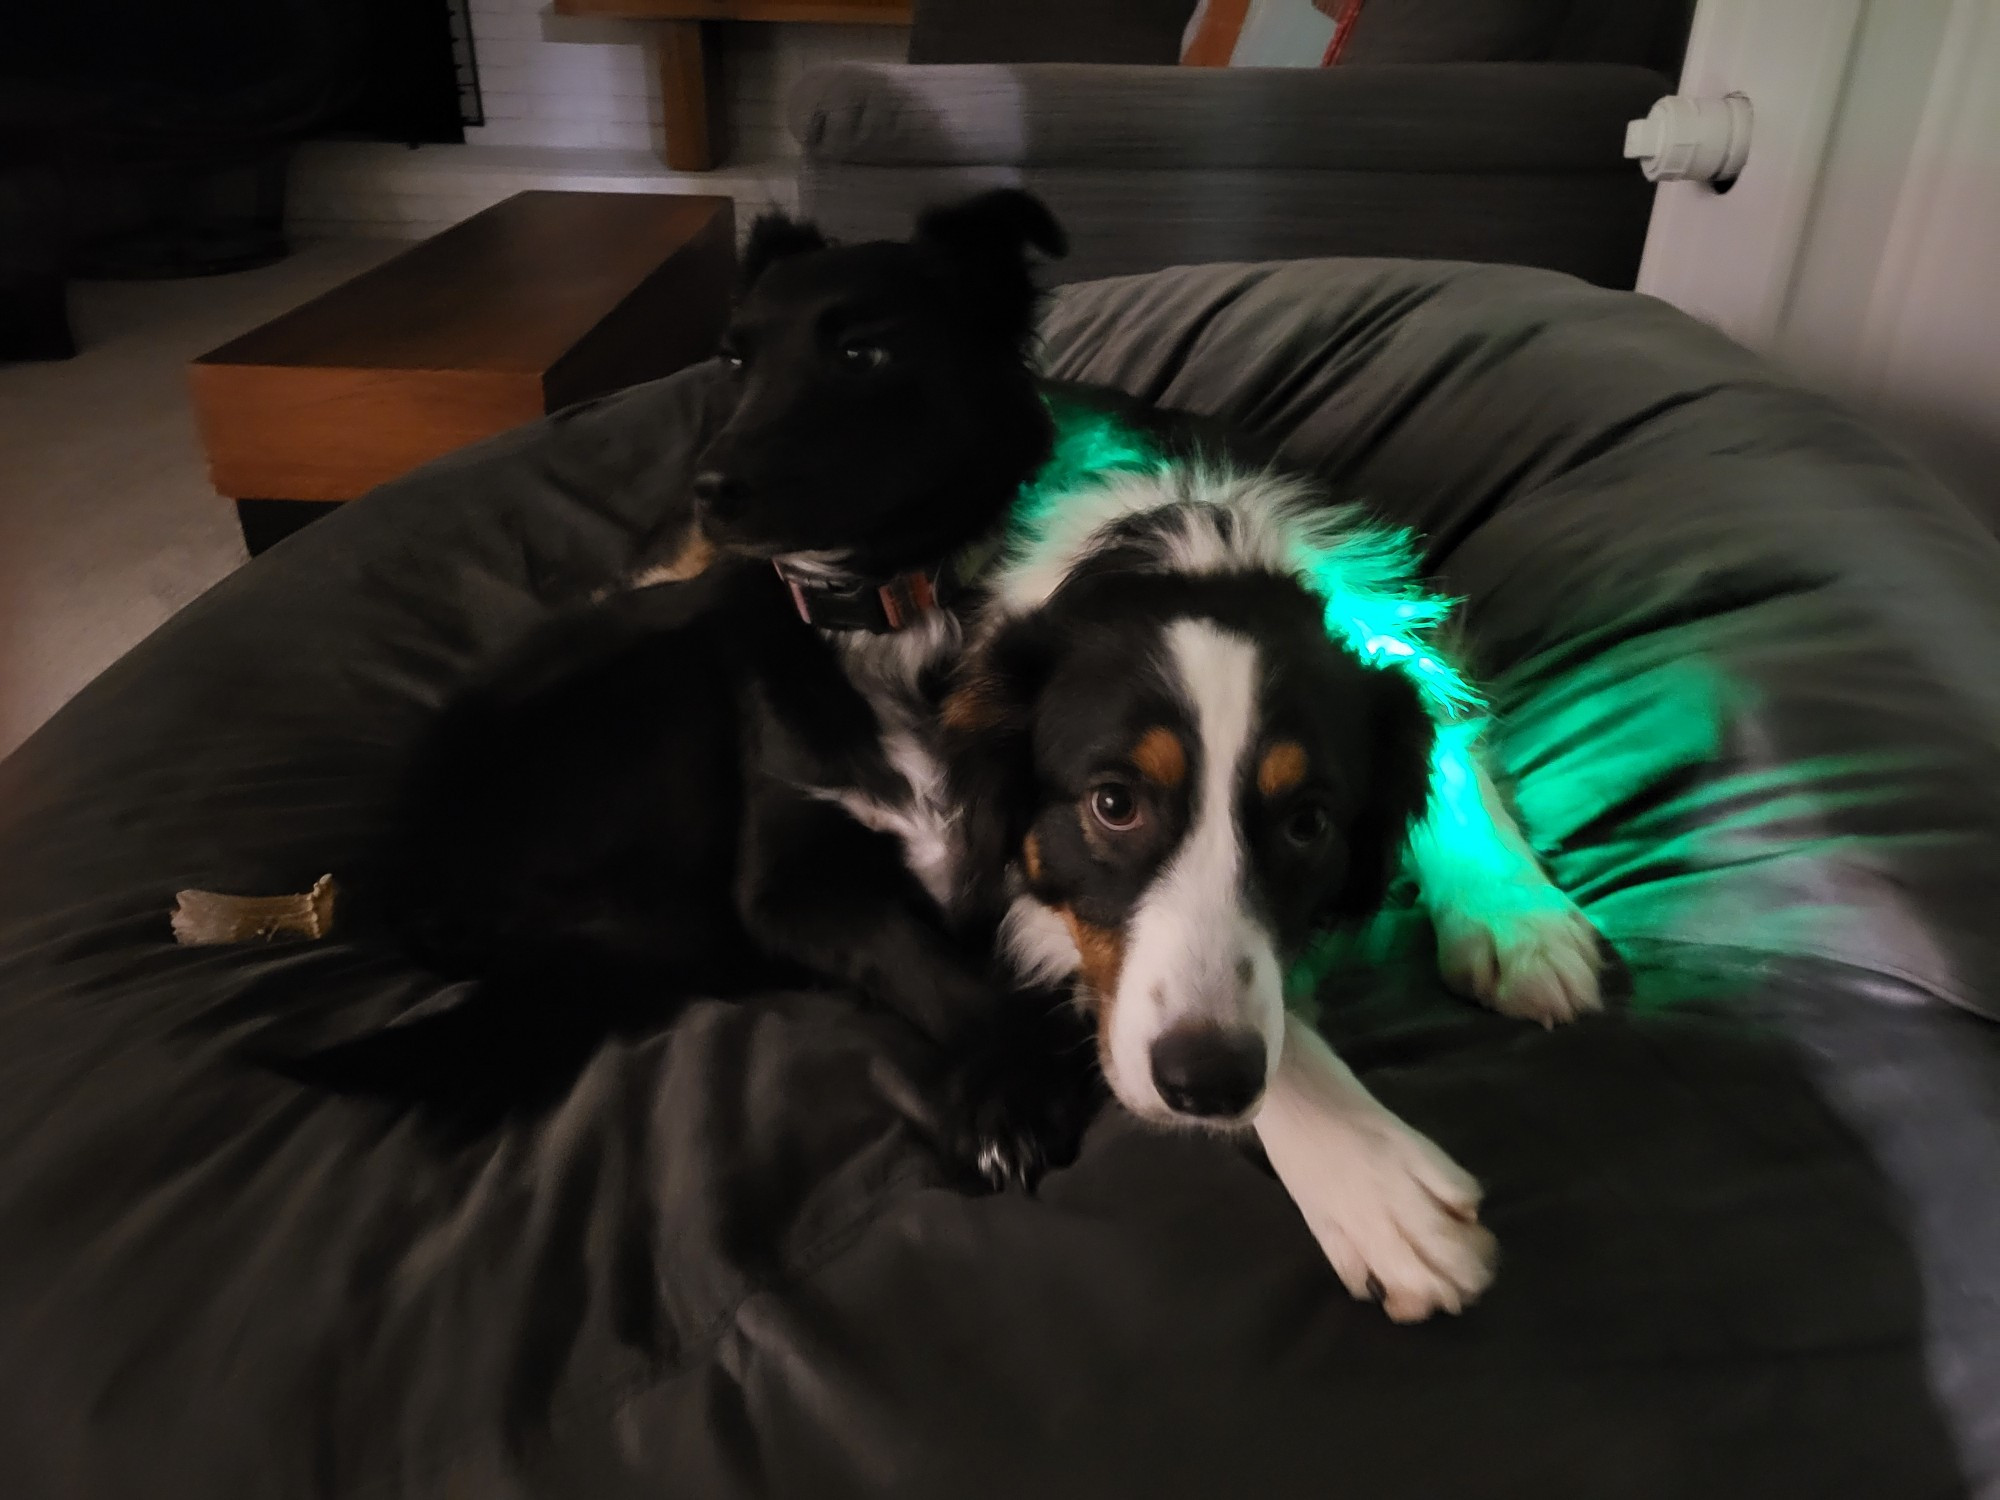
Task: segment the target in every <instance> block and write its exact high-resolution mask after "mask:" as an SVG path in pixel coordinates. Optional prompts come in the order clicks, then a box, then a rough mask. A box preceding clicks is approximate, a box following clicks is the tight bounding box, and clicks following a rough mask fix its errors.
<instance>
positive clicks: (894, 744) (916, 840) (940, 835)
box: [787, 559, 965, 908]
mask: <svg viewBox="0 0 2000 1500" xmlns="http://www.w3.org/2000/svg"><path fill="white" fill-rule="evenodd" d="M791 562H792V559H787V565H788V566H789V565H790V564H791ZM825 634H826V636H827V639H828V640H829V641H831V642H832V644H833V646H834V650H835V653H836V654H837V655H838V656H839V658H840V664H841V667H842V669H843V670H844V671H845V672H846V673H847V678H848V680H849V681H850V682H852V683H853V684H854V688H855V691H856V692H858V693H860V694H861V696H862V697H863V698H865V699H867V701H868V705H869V707H871V708H872V709H874V710H875V719H876V722H877V723H878V724H879V725H880V726H881V731H882V753H883V755H884V756H885V757H886V758H887V760H888V762H889V764H890V766H891V767H892V768H893V769H894V770H896V771H897V772H898V773H899V774H900V775H901V776H902V778H903V781H904V784H905V786H906V787H907V788H908V792H907V795H906V796H903V797H900V798H896V799H893V800H886V801H885V800H882V799H879V798H875V797H871V796H869V795H867V794H866V793H864V792H860V791H857V790H855V789H854V788H852V787H840V788H823V789H812V790H813V791H814V795H816V796H819V797H823V798H825V799H826V800H827V801H830V802H836V803H838V804H839V805H840V806H841V807H843V808H845V809H846V811H847V813H848V815H849V816H850V817H852V818H853V819H854V821H855V822H857V823H859V824H861V825H862V826H863V827H864V828H872V829H874V830H875V831H876V832H878V833H886V834H890V835H892V836H894V837H895V838H897V839H900V840H901V841H902V845H903V859H904V863H906V864H907V865H908V866H909V867H910V871H911V873H912V874H914V875H915V876H916V877H917V879H918V880H920V881H921V882H922V883H923V886H924V889H925V890H927V891H929V892H930V894H931V897H932V899H933V900H935V901H936V902H937V903H938V904H939V905H940V906H943V907H946V908H949V907H950V906H951V905H952V903H953V901H954V900H955V899H956V897H957V895H958V892H959V890H960V878H961V874H962V866H963V863H964V852H965V850H964V840H963V837H962V833H961V829H960V825H959V814H958V809H957V807H956V806H955V805H954V803H953V802H952V799H951V796H950V791H949V787H948V786H947V784H946V779H945V769H944V761H943V758H942V756H941V755H940V753H939V749H938V743H937V727H936V722H935V721H936V710H935V709H934V708H933V707H932V705H931V704H930V703H929V702H928V700H926V698H925V697H924V694H923V689H922V678H923V675H924V673H925V672H926V671H928V670H930V669H931V668H932V667H933V666H936V665H939V664H942V663H943V662H946V661H948V660H950V659H951V658H952V657H954V656H956V655H957V654H958V650H959V647H960V643H961V641H962V630H961V627H960V625H959V620H958V617H957V616H956V615H955V614H953V613H952V612H951V611H950V610H945V609H936V610H931V611H929V612H928V613H927V614H925V616H924V617H923V618H922V619H921V620H918V621H916V622H915V623H914V624H912V625H910V626H909V627H907V628H906V629H903V630H898V631H892V632H889V633H886V634H883V635H875V634H872V633H870V632H868V631H860V630H840V631H828V632H825Z"/></svg>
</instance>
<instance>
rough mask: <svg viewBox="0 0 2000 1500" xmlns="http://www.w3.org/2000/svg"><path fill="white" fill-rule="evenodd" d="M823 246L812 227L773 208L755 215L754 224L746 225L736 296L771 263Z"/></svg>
mask: <svg viewBox="0 0 2000 1500" xmlns="http://www.w3.org/2000/svg"><path fill="white" fill-rule="evenodd" d="M826 247H827V238H826V236H825V235H823V234H821V233H820V232H819V226H817V225H815V224H807V223H804V222H803V221H801V220H799V219H794V218H792V217H791V216H790V215H789V214H782V213H779V212H777V211H776V210H775V209H774V210H772V211H771V212H770V213H765V214H759V215H758V216H757V222H756V223H754V224H752V225H751V226H750V237H749V238H748V239H747V240H745V241H744V243H743V263H742V266H741V268H740V269H739V271H738V272H737V277H736V290H737V292H738V294H739V295H740V294H742V293H744V292H747V291H749V290H750V288H751V287H752V286H754V285H755V284H756V282H757V278H758V277H759V276H762V275H763V274H764V273H765V272H766V271H768V270H769V269H770V268H771V263H772V262H773V261H778V260H783V259H785V257H787V256H790V255H805V254H807V253H808V252H810V251H813V250H824V249H826Z"/></svg>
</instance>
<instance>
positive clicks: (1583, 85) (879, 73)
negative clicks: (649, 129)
mask: <svg viewBox="0 0 2000 1500" xmlns="http://www.w3.org/2000/svg"><path fill="white" fill-rule="evenodd" d="M1671 92H1672V84H1671V83H1670V81H1669V80H1667V79H1665V78H1663V77H1661V76H1660V75H1659V74H1657V73H1654V72H1651V71H1649V70H1648V69H1645V68H1635V67H1625V66H1620V65H1617V64H1607V63H1440V64H1423V65H1408V66H1393V67H1392V66H1379V67H1365V66H1353V67H1340V68H1327V69H1318V68H1155V67H1141V66H1126V65H1119V64H1089V63H1020V64H981V63H969V64H949V65H947V64H938V65H931V66H913V65H910V64H904V63H841V64H836V65H834V66H831V67H825V68H817V69H814V70H813V71H812V72H810V73H808V74H806V75H805V76H804V77H803V78H801V79H800V80H799V83H798V85H797V86H796V87H795V88H794V89H793V91H792V95H791V99H790V102H789V108H788V111H787V113H788V115H789V123H790V125H791V130H792V134H793V135H794V136H796V137H797V138H798V141H799V144H800V146H801V147H802V148H803V149H804V151H805V154H806V156H807V157H808V158H809V159H811V160H814V161H824V162H843V163H849V164H855V165H868V166H925V167H946V166H1019V167H1092V168H1100V169H1102V168H1112V169H1124V168H1137V169H1145V168H1234V167H1242V168H1273V167H1283V168H1298V169H1308V170H1326V171H1350V172H1452V173H1461V174H1462V173H1482V174H1504V173H1517V172H1529V173H1536V174H1552V173H1562V172H1601V171H1606V170H1622V169H1624V158H1623V151H1624V141H1625V122H1626V121H1627V120H1630V119H1634V118H1636V117H1637V116H1640V115H1643V114H1644V113H1645V112H1646V110H1647V109H1648V108H1649V107H1650V106H1651V105H1652V102H1653V101H1654V100H1655V99H1657V98H1658V97H1659V96H1660V95H1661V94H1663V93H1671ZM1631 170H1634V171H1636V170H1637V169H1636V168H1632V169H1631Z"/></svg>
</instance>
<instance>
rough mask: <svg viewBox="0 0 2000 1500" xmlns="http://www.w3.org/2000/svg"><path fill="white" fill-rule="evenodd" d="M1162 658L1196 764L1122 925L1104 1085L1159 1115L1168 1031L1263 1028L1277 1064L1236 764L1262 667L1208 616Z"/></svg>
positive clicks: (1266, 939)
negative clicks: (1157, 1080)
mask: <svg viewBox="0 0 2000 1500" xmlns="http://www.w3.org/2000/svg"><path fill="white" fill-rule="evenodd" d="M1165 646H1166V650H1165V653H1164V657H1165V659H1164V661H1163V662H1162V666H1163V668H1164V670H1165V672H1166V675H1167V678H1168V680H1169V682H1170V683H1171V684H1172V685H1173V687H1174V688H1175V690H1176V691H1177V692H1178V693H1179V694H1180V695H1181V697H1182V698H1183V699H1184V700H1185V702H1186V703H1187V705H1188V707H1189V708H1190V709H1191V710H1192V712H1193V719H1194V732H1195V741H1196V744H1197V745H1198V747H1199V749H1198V752H1197V756H1198V760H1199V763H1200V767H1201V771H1200V775H1199V777H1198V779H1197V782H1196V784H1195V786H1194V787H1193V788H1192V793H1193V801H1192V806H1191V807H1190V809H1189V820H1188V825H1187V829H1186V832H1185V833H1184V834H1183V836H1182V838H1181V842H1180V846H1179V847H1178V848H1177V849H1175V850H1174V852H1173V853H1172V854H1171V855H1170V856H1169V857H1168V859H1167V861H1166V863H1165V865H1164V866H1163V867H1162V868H1161V870H1160V873H1159V874H1158V875H1157V876H1155V877H1154V879H1153V882H1152V884H1151V886H1150V887H1149V888H1148V889H1147V891H1146V893H1145V895H1144V896H1142V897H1141V898H1140V901H1139V904H1138V906H1137V908H1136V909H1135V910H1134V912H1133V914H1132V918H1131V920H1130V922H1129V923H1128V924H1127V926H1126V929H1125V962H1124V966H1123V968H1122V969H1121V971H1120V973H1119V979H1118V995H1117V999H1116V1002H1115V1004H1114V1005H1113V1007H1112V1015H1111V1035H1110V1039H1109V1040H1110V1046H1109V1052H1110V1057H1109V1062H1110V1070H1109V1071H1110V1074H1111V1078H1110V1082H1111V1086H1112V1088H1113V1090H1114V1091H1115V1092H1116V1093H1117V1094H1118V1097H1119V1099H1120V1100H1121V1101H1122V1102H1124V1103H1125V1105H1126V1106H1127V1107H1128V1108H1132V1109H1135V1110H1138V1111H1139V1112H1141V1113H1145V1114H1158V1113H1161V1112H1163V1111H1164V1110H1165V1108H1166V1106H1165V1105H1164V1104H1163V1103H1162V1102H1161V1100H1160V1098H1159V1094H1158V1092H1157V1090H1155V1088H1154V1087H1153V1074H1152V1058H1151V1053H1152V1047H1153V1043H1154V1042H1155V1041H1157V1040H1158V1039H1159V1038H1160V1037H1161V1036H1162V1035H1164V1034H1165V1033H1166V1032H1168V1031H1171V1030H1174V1029H1176V1028H1177V1027H1181V1026H1186V1025H1211V1026H1218V1027H1221V1028H1223V1029H1225V1030H1229V1031H1242V1030H1249V1031H1256V1032H1259V1033H1261V1034H1262V1035H1263V1037H1264V1041H1265V1055H1266V1057H1267V1058H1268V1059H1269V1061H1270V1063H1271V1064H1272V1065H1275V1063H1276V1060H1277V1057H1278V1052H1279V1048H1280V1044H1281V1041H1282V1037H1283V1011H1284V1006H1283V998H1282V986H1281V982H1280V975H1279V969H1278V957H1277V952H1276V950H1275V947H1274V945H1273V943H1272V940H1271V935H1270V933H1269V932H1268V931H1267V930H1266V928H1265V926H1264V924H1263V922H1262V921H1261V920H1259V918H1258V917H1257V916H1256V914H1255V913H1253V912H1252V911H1251V910H1250V909H1249V907H1248V905H1247V899H1246V898H1247V891H1246V889H1245V884H1246V855H1245V851H1244V847H1243V830H1242V828H1241V826H1240V824H1239V823H1238V820H1237V811H1238V807H1239V802H1240V799H1239V795H1238V794H1239V791H1240V789H1241V787H1242V784H1243V775H1244V770H1245V767H1246V766H1247V765H1248V764H1249V761H1250V757H1251V754H1252V752H1253V750H1254V748H1255V746H1256V743H1257V734H1258V722H1257V720H1258V712H1257V709H1258V699H1259V696H1260V693H1259V685H1260V682H1261V679H1262V676H1263V673H1262V663H1261V662H1260V661H1259V660H1258V654H1257V648H1256V646H1255V645H1253V644H1252V643H1251V642H1250V641H1248V640H1245V639H1244V638H1243V637H1241V636H1238V635H1232V634H1231V633H1229V632H1228V631H1225V630H1223V629H1222V628H1221V627H1219V626H1217V625H1215V624H1213V623H1212V622H1209V621H1206V620H1181V621H1177V622H1176V623H1175V624H1173V625H1171V626H1169V627H1168V628H1167V631H1166V641H1165Z"/></svg>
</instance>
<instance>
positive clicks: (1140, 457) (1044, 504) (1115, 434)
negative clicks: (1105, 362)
mask: <svg viewBox="0 0 2000 1500" xmlns="http://www.w3.org/2000/svg"><path fill="white" fill-rule="evenodd" d="M1048 408H1049V415H1050V417H1051V418H1053V419H1054V421H1055V429H1056V433H1055V447H1054V448H1053V450H1052V451H1051V452H1050V454H1049V460H1048V462H1047V463H1045V464H1043V465H1042V467H1041V471H1040V472H1039V473H1037V474H1036V475H1035V477H1034V478H1033V479H1031V480H1029V481H1028V482H1027V483H1026V484H1024V485H1022V486H1021V495H1020V499H1019V500H1018V501H1017V502H1016V504H1015V507H1014V523H1015V524H1016V525H1017V526H1021V527H1025V528H1026V529H1027V530H1028V531H1030V532H1033V531H1036V530H1039V529H1040V528H1041V526H1042V524H1043V523H1044V522H1045V521H1046V520H1047V519H1048V517H1049V516H1051V515H1052V514H1054V513H1055V511H1057V510H1058V509H1060V508H1061V506H1062V502H1063V501H1065V500H1067V499H1068V498H1069V497H1070V496H1071V495H1074V494H1075V493H1076V492H1077V491H1078V490H1083V489H1088V488H1090V486H1092V485H1093V484H1096V483H1098V482H1099V481H1101V480H1102V479H1103V478H1104V477H1105V476H1106V475H1109V474H1151V473H1155V472H1157V471H1158V470H1160V469H1163V468H1165V467H1166V464H1167V460H1166V458H1165V456H1164V455H1162V454H1161V452H1160V451H1159V449H1157V448H1156V447H1154V446H1153V444H1152V443H1151V442H1149V441H1148V440H1147V438H1146V436H1145V434H1144V433H1139V432H1134V431H1133V430H1132V429H1131V428H1129V427H1127V426H1125V425H1124V424H1123V423H1122V422H1120V421H1119V420H1118V419H1117V418H1116V417H1114V416H1112V415H1111V414H1110V413H1109V412H1102V411H1093V410H1091V409H1089V408H1088V407H1080V406H1067V405H1062V404H1059V403H1057V402H1054V401H1051V402H1049V403H1048Z"/></svg>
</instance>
